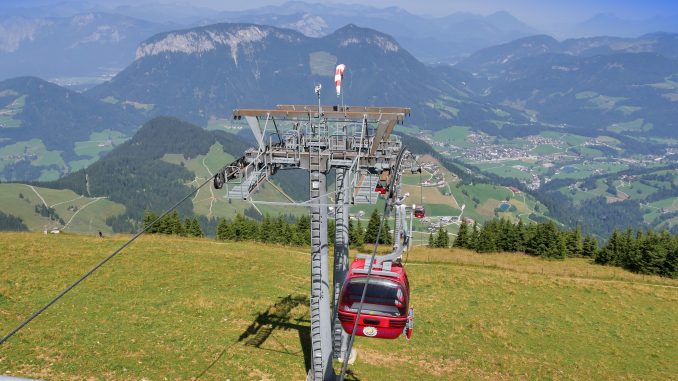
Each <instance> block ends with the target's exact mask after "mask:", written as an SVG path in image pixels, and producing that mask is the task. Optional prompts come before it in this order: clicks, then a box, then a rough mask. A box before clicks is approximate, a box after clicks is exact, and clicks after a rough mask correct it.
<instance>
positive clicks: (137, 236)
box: [0, 175, 216, 345]
mask: <svg viewBox="0 0 678 381" xmlns="http://www.w3.org/2000/svg"><path fill="white" fill-rule="evenodd" d="M215 176H216V175H212V177H210V178H209V179H207V180H205V182H203V183H202V184H201V185H200V186H198V187H197V188H195V189H193V190H192V191H191V192H190V193H188V194H187V195H186V196H184V198H182V199H181V200H179V201H178V202H177V203H176V204H174V205H173V206H172V207H171V208H169V209H168V210H166V211H165V213H163V214H161V215H160V216H159V217H158V218H156V219H155V220H154V221H153V222H151V223H150V224H149V225H148V226H146V227H144V228H143V229H142V230H141V231H140V232H139V233H137V234H136V235H135V236H134V237H132V238H130V240H129V241H127V242H125V243H124V244H123V245H122V246H120V247H119V248H118V249H117V250H116V251H114V252H113V254H111V255H109V256H108V257H106V258H105V259H104V260H102V261H101V262H99V263H98V264H97V265H96V266H94V267H92V269H91V270H89V271H88V272H86V273H85V275H83V276H81V277H80V278H78V280H76V281H75V282H73V284H71V285H70V286H68V287H66V289H64V290H63V291H61V292H60V293H59V294H58V295H57V296H55V297H54V298H53V299H52V300H50V301H49V302H48V303H47V304H45V305H44V306H43V307H42V308H40V309H39V310H37V311H35V312H34V313H33V314H32V315H31V316H29V317H28V318H27V319H26V320H24V321H23V322H21V324H19V325H18V326H16V327H15V328H14V329H13V330H12V331H10V332H9V333H8V334H7V335H5V336H4V337H3V338H2V339H0V345H2V344H4V343H5V342H6V341H7V340H9V339H10V338H11V337H12V336H14V334H16V333H17V332H19V331H20V330H21V329H22V328H23V327H25V326H26V325H27V324H28V323H30V322H31V321H33V319H35V318H36V317H38V316H40V314H42V313H43V312H45V310H46V309H47V308H49V307H50V306H51V305H52V304H54V303H56V302H57V301H58V300H59V299H61V298H62V297H63V296H64V295H66V293H68V292H69V291H71V290H72V289H73V288H75V286H77V285H79V284H80V283H81V282H82V281H84V280H85V279H87V278H88V277H89V276H90V275H92V274H93V273H94V272H95V271H96V270H98V269H99V268H100V267H101V266H103V265H104V264H106V262H108V261H110V260H111V259H113V257H115V256H116V255H117V254H118V253H120V252H121V251H122V250H123V249H124V248H126V247H127V246H128V245H129V244H131V243H132V242H134V241H135V240H136V239H137V238H139V237H140V236H141V235H142V234H144V233H145V232H147V231H148V229H150V228H151V227H152V226H153V225H155V224H156V223H157V222H158V221H160V220H161V219H162V218H164V217H165V216H166V215H168V214H169V213H170V212H172V211H173V210H174V209H176V208H177V207H178V206H179V205H180V204H181V203H183V202H184V201H186V200H187V199H188V198H189V197H191V196H192V195H193V194H194V193H195V192H197V191H198V190H200V188H202V187H204V186H205V185H207V183H209V182H210V181H212V179H213V178H214V177H215Z"/></svg>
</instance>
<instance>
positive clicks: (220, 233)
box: [217, 218, 233, 240]
mask: <svg viewBox="0 0 678 381" xmlns="http://www.w3.org/2000/svg"><path fill="white" fill-rule="evenodd" d="M217 238H218V239H220V240H227V239H233V236H232V233H231V226H230V224H229V222H228V221H227V220H226V219H224V218H222V219H220V220H219V225H217Z"/></svg>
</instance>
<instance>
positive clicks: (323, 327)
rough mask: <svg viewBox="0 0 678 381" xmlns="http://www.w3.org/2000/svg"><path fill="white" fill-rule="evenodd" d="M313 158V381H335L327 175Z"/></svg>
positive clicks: (311, 174)
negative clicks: (326, 204)
mask: <svg viewBox="0 0 678 381" xmlns="http://www.w3.org/2000/svg"><path fill="white" fill-rule="evenodd" d="M316 158H317V160H318V161H319V159H320V158H319V157H316V156H314V155H313V156H312V157H311V165H310V166H311V168H312V169H311V170H310V180H311V203H312V204H313V205H314V206H312V207H311V303H310V304H311V305H310V309H311V367H312V368H311V370H310V372H309V377H308V378H309V379H311V380H313V381H320V380H322V381H326V380H334V378H335V375H334V369H333V368H332V330H331V328H332V327H331V326H332V315H331V314H330V296H331V294H330V286H329V269H328V267H329V258H328V243H327V207H326V206H321V204H325V203H326V201H325V198H326V197H325V196H326V191H327V189H326V175H325V174H324V173H322V172H320V171H319V170H315V169H314V168H313V167H314V165H318V166H319V162H318V163H317V164H316V163H314V160H316Z"/></svg>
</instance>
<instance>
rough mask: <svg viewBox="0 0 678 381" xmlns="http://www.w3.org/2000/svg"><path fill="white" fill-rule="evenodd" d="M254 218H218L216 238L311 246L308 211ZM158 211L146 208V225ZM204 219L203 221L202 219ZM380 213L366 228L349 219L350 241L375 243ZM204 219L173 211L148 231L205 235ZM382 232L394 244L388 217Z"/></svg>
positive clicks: (329, 234) (332, 229)
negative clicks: (301, 213) (184, 215)
mask: <svg viewBox="0 0 678 381" xmlns="http://www.w3.org/2000/svg"><path fill="white" fill-rule="evenodd" d="M259 217H260V218H256V219H255V218H251V217H249V216H246V215H242V214H240V213H238V214H237V215H236V216H235V217H234V218H233V219H225V218H221V219H219V221H218V223H217V225H216V238H217V239H219V240H226V241H256V242H262V243H272V244H280V245H288V246H308V245H310V244H311V219H310V217H309V216H307V215H302V216H301V217H295V216H293V215H278V216H276V217H272V216H270V215H268V214H267V215H265V216H259ZM157 218H158V215H157V214H156V213H155V212H153V211H151V210H146V211H145V213H144V218H143V227H144V228H146V227H149V226H150V225H151V223H152V222H153V221H155V220H156V219H157ZM201 222H202V223H201ZM380 222H381V214H380V213H379V212H377V211H376V210H375V211H373V212H372V214H371V216H370V220H369V222H368V224H367V228H363V224H362V222H361V221H360V220H359V219H358V220H355V221H354V220H352V219H350V220H349V225H348V236H349V245H351V246H356V247H359V246H362V245H363V244H365V243H374V242H375V241H376V239H377V232H379V225H380ZM201 225H204V221H200V222H199V221H198V219H197V218H195V217H193V218H185V219H184V221H183V223H182V219H181V217H180V216H179V213H178V212H176V211H174V212H172V213H170V214H168V215H167V216H165V217H163V218H162V219H161V220H160V221H158V222H157V223H155V224H154V225H153V226H150V228H149V229H148V231H147V232H148V233H151V234H168V235H179V236H188V237H202V236H204V234H203V229H201ZM327 225H328V226H327V238H328V242H329V243H330V244H333V243H334V232H335V221H334V220H333V219H330V220H329V221H328V224H327ZM381 229H382V230H381V234H379V243H381V244H387V245H388V244H392V243H393V237H392V235H391V233H390V232H389V230H390V227H389V224H388V221H384V224H383V225H382V228H381Z"/></svg>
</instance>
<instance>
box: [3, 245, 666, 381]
mask: <svg viewBox="0 0 678 381" xmlns="http://www.w3.org/2000/svg"><path fill="white" fill-rule="evenodd" d="M128 238H129V237H128V236H114V237H107V238H105V239H98V238H95V237H89V236H82V235H72V234H61V235H58V236H53V235H43V234H36V233H1V234H0V269H3V271H1V272H0V331H1V332H0V334H2V335H4V334H6V333H7V332H8V331H9V330H10V329H12V328H13V327H14V326H15V325H16V324H18V323H19V322H20V321H21V320H22V319H24V318H25V317H27V316H28V315H30V314H31V313H32V312H33V311H34V310H36V309H37V308H39V307H40V306H42V305H43V304H44V303H46V302H47V301H48V300H49V299H50V298H51V297H53V296H54V295H56V294H57V293H58V292H59V291H61V290H62V289H63V288H64V287H66V286H67V285H68V284H70V283H71V282H73V281H74V280H75V279H77V278H78V277H79V276H80V275H81V274H83V273H84V272H85V271H87V270H88V269H89V268H90V267H91V266H93V265H94V264H95V263H97V262H98V261H99V260H101V259H103V258H104V257H106V256H107V255H108V254H110V253H111V252H113V251H114V250H115V249H116V248H117V247H118V246H120V245H121V244H122V243H123V242H124V241H125V240H126V239H128ZM407 261H408V262H407V264H408V267H407V268H408V273H409V276H410V282H411V286H412V301H413V302H412V303H413V305H414V308H415V330H414V336H413V338H412V340H411V341H409V342H408V341H406V340H405V339H402V338H401V339H397V340H394V341H385V340H384V341H378V340H374V339H372V340H370V339H366V338H358V339H357V340H356V345H355V348H356V349H357V350H358V358H357V361H356V363H355V364H354V365H352V366H351V367H350V371H351V373H350V377H349V379H353V380H383V379H389V380H410V379H417V380H441V379H444V380H457V379H463V380H466V379H540V380H541V379H553V380H569V379H591V380H600V379H647V380H667V379H675V378H676V375H677V374H678V362H677V361H675V360H676V354H677V353H678V281H675V280H670V279H663V278H658V277H648V276H645V277H643V276H641V275H636V274H631V273H628V272H625V271H623V270H620V269H618V268H609V267H602V266H596V265H591V264H589V263H588V262H587V261H585V260H577V259H572V260H566V261H557V262H556V261H545V260H540V259H538V258H532V257H528V256H524V255H517V254H489V255H481V254H476V253H471V252H467V251H462V250H452V249H435V250H432V249H425V248H418V249H416V250H414V251H412V252H411V253H410V254H409V255H408V258H407ZM309 267H310V266H309V254H308V252H307V250H306V249H303V248H302V249H300V248H289V247H282V246H272V245H263V244H255V243H248V242H245V243H243V242H237V243H236V242H217V241H214V240H210V239H188V238H175V237H168V236H146V237H142V238H140V239H139V240H138V241H137V242H135V243H133V244H132V245H131V246H130V247H128V248H127V249H125V251H123V252H122V253H121V254H120V255H119V256H118V257H116V258H115V259H113V260H112V261H111V262H109V263H108V264H107V265H106V266H105V267H103V268H101V269H100V270H99V271H98V272H96V273H95V274H94V275H93V276H92V277H90V278H89V279H87V280H86V281H85V282H84V283H82V284H81V285H80V286H78V287H77V288H75V289H74V290H73V291H72V292H71V293H69V294H67V295H66V296H65V297H64V298H63V299H61V300H60V301H59V302H57V303H56V304H55V305H53V306H52V307H51V308H50V309H48V310H47V312H46V313H45V314H43V315H42V316H40V317H38V318H37V319H36V320H35V321H33V322H32V323H31V324H30V325H28V326H27V327H26V328H25V329H24V330H22V331H20V332H19V333H18V334H17V335H16V336H14V337H13V338H12V339H10V340H9V341H8V342H7V343H5V344H3V345H2V346H1V347H0V374H3V375H12V376H27V377H33V378H42V379H48V380H74V379H78V380H81V379H88V380H89V379H92V380H140V379H147V380H163V379H167V380H188V379H200V380H226V379H230V380H250V379H251V380H262V379H266V380H290V379H291V380H303V379H305V372H306V364H307V363H308V357H307V355H308V352H309V348H308V346H309V338H308V334H309V321H308V318H309V314H308V307H307V305H308V299H307V298H308V293H309V273H310V269H309ZM335 365H336V364H335Z"/></svg>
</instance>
